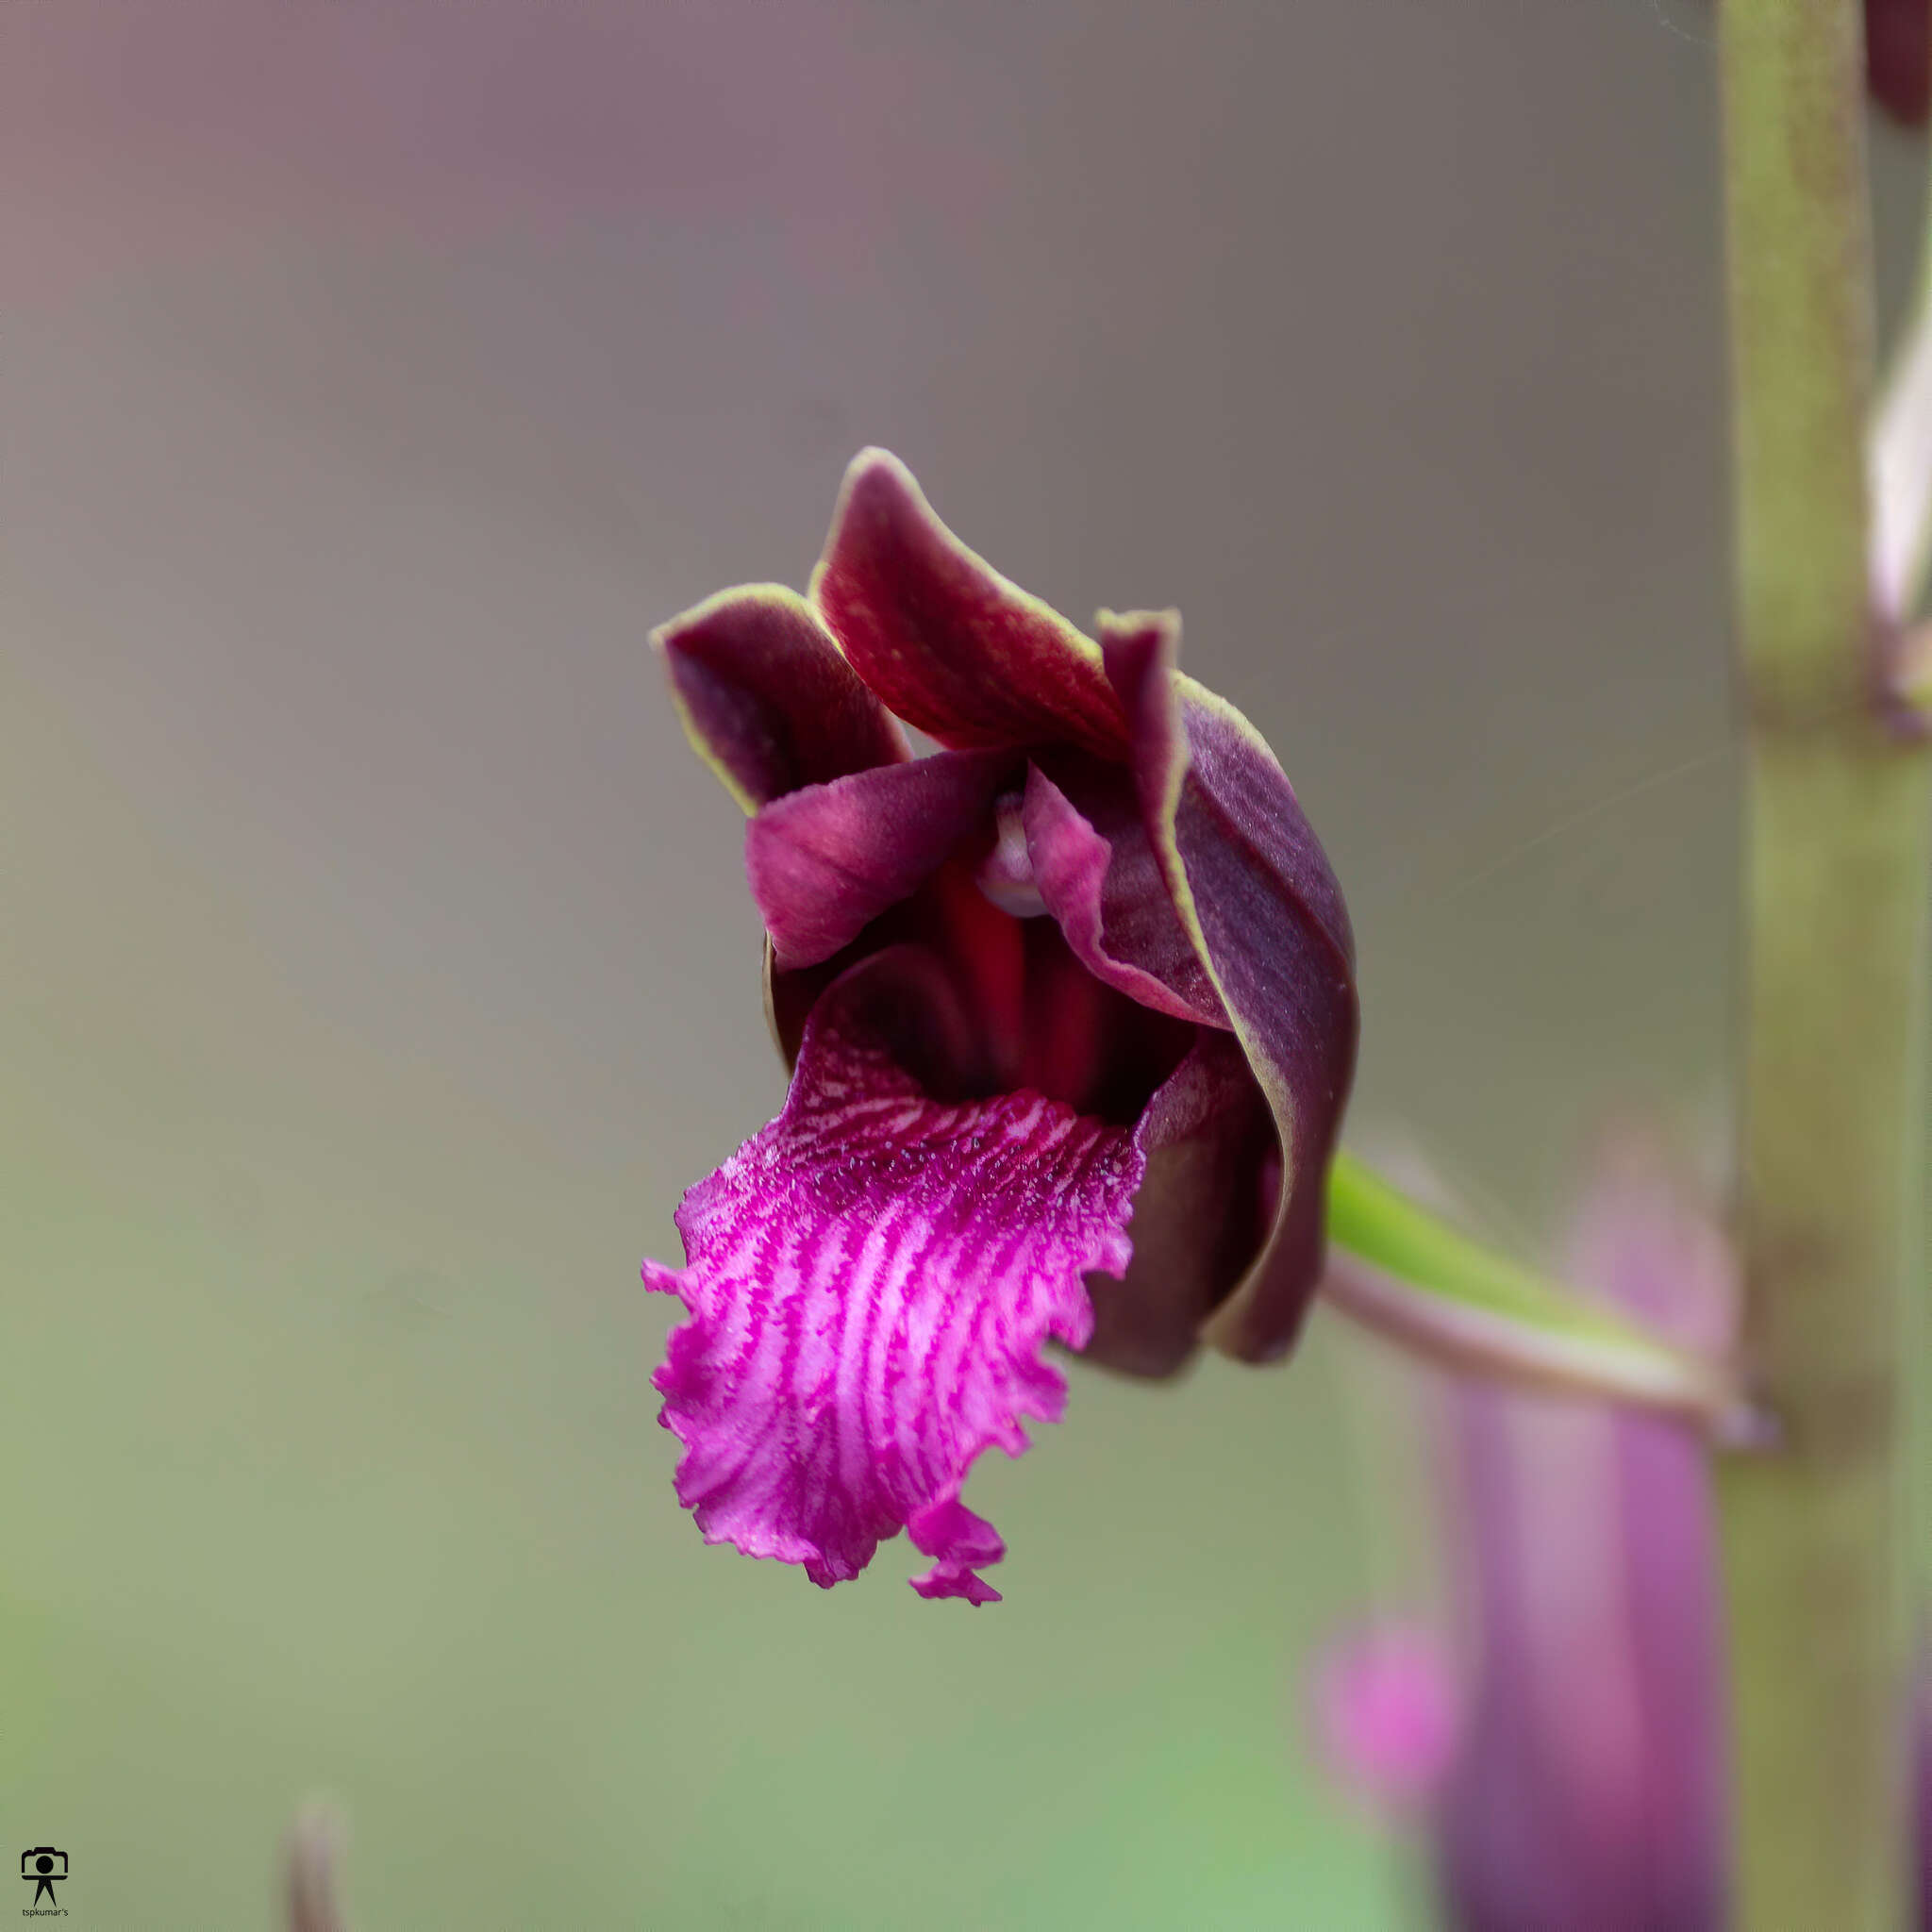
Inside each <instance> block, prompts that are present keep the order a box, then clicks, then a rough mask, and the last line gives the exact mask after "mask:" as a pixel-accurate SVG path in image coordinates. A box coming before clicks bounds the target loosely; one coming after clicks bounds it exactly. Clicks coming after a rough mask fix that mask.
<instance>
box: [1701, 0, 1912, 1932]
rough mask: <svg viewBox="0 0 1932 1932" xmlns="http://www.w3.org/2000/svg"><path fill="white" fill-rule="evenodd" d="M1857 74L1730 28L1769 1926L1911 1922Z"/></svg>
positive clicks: (1905, 1048)
mask: <svg viewBox="0 0 1932 1932" xmlns="http://www.w3.org/2000/svg"><path fill="white" fill-rule="evenodd" d="M1860 64H1861V46H1860V40H1859V20H1858V8H1857V4H1856V0H1727V4H1726V5H1725V6H1724V8H1723V9H1722V35H1721V65H1722V71H1723V80H1724V189H1725V218H1726V226H1727V239H1728V252H1729V273H1730V335H1731V358H1732V374H1733V390H1734V411H1735V413H1734V427H1735V444H1734V460H1735V472H1736V543H1737V596H1738V629H1739V647H1740V673H1741V680H1740V681H1741V703H1742V705H1743V708H1744V710H1745V714H1746V779H1745V801H1744V804H1745V838H1746V860H1745V874H1744V899H1743V908H1742V926H1743V931H1742V937H1743V942H1744V967H1745V971H1744V1006H1743V1041H1742V1058H1743V1067H1742V1087H1743V1091H1742V1113H1741V1138H1740V1162H1739V1173H1740V1188H1741V1192H1740V1203H1739V1213H1740V1230H1739V1231H1740V1241H1741V1245H1742V1252H1743V1259H1744V1275H1745V1283H1746V1314H1745V1324H1746V1327H1745V1364H1746V1368H1747V1371H1748V1372H1749V1373H1750V1374H1752V1376H1753V1378H1754V1383H1755V1387H1756V1391H1757V1394H1758V1396H1759V1398H1760V1399H1761V1400H1762V1401H1763V1402H1764V1403H1765V1405H1766V1406H1767V1407H1768V1408H1769V1410H1770V1411H1771V1413H1772V1414H1773V1416H1774V1420H1775V1424H1776V1428H1777V1438H1778V1440H1777V1445H1776V1447H1775V1448H1774V1450H1773V1451H1772V1452H1771V1453H1768V1454H1765V1455H1761V1456H1757V1457H1740V1458H1738V1459H1736V1460H1735V1461H1733V1462H1732V1463H1731V1464H1729V1465H1728V1467H1727V1468H1726V1469H1725V1470H1724V1474H1723V1480H1722V1484H1721V1494H1722V1505H1723V1516H1724V1555H1725V1566H1726V1580H1727V1588H1728V1596H1729V1628H1730V1641H1731V1654H1732V1672H1733V1697H1734V1706H1735V1720H1734V1771H1735V1777H1736V1791H1737V1827H1736V1829H1737V1844H1736V1880H1737V1899H1738V1913H1737V1922H1738V1924H1739V1925H1740V1927H1742V1928H1745V1932H1754V1928H1765V1932H1770V1928H1779V1932H1784V1928H1790V1927H1796V1926H1807V1927H1808V1926H1813V1925H1817V1926H1826V1925H1829V1926H1831V1927H1833V1928H1834V1932H1839V1928H1842V1932H1894V1928H1896V1927H1897V1926H1899V1925H1900V1924H1903V1923H1904V1922H1905V1911H1906V1903H1905V1901H1906V1843H1907V1833H1906V1830H1905V1822H1906V1763H1905V1758H1906V1749H1905V1743H1906V1740H1905V1726H1904V1724H1903V1722H1902V1712H1903V1711H1904V1710H1905V1709H1906V1708H1907V1701H1908V1700H1907V1655H1908V1649H1909V1643H1910V1628H1911V1626H1910V1615H1909V1601H1908V1592H1909V1582H1910V1579H1909V1575H1908V1564H1907V1521H1906V1515H1905V1479H1906V1445H1907V1435H1908V1424H1907V1418H1908V1404H1909V1401H1910V1399H1911V1397H1912V1394H1913V1388H1912V1380H1913V1376H1912V1369H1913V1364H1912V1361H1911V1357H1910V1354H1909V1351H1908V1350H1907V1345H1906V1332H1907V1329H1906V1313H1907V1296H1908V1295H1909V1294H1910V1293H1911V1292H1912V1291H1914V1289H1915V1288H1916V1285H1917V1280H1918V1277H1919V1275H1920V1274H1922V1273H1923V1269H1924V1247H1923V1224H1922V1219H1921V1215H1922V1206H1921V1199H1920V1195H1921V1169H1922V1167H1923V1160H1924V1143H1923V1127H1924V1082H1923V1068H1924V1013H1925V1000H1926V991H1927V987H1926V975H1927V971H1928V963H1932V962H1928V957H1927V943H1926V901H1927V866H1928V859H1932V851H1928V842H1927V825H1928V819H1932V783H1928V780H1932V771H1928V764H1927V758H1926V751H1925V744H1924V735H1923V732H1922V731H1921V730H1919V729H1918V728H1917V724H1916V720H1914V719H1913V718H1911V717H1910V716H1909V715H1908V714H1907V712H1906V711H1905V710H1904V708H1903V707H1902V706H1901V704H1900V702H1899V697H1898V692H1897V689H1896V680H1897V672H1898V656H1897V653H1898V644H1897V639H1898V635H1899V633H1898V627H1897V625H1896V622H1895V619H1896V617H1897V615H1898V614H1899V613H1897V612H1896V611H1895V610H1889V609H1887V608H1885V607H1884V605H1883V603H1882V602H1880V601H1879V600H1878V599H1877V598H1876V597H1874V586H1873V573H1872V569H1871V564H1872V559H1873V558H1874V555H1881V554H1885V553H1890V554H1892V555H1898V554H1900V550H1901V548H1903V550H1904V552H1905V553H1906V554H1909V552H1910V550H1911V549H1912V548H1913V547H1914V546H1913V545H1912V543H1911V542H1910V541H1906V542H1905V543H1904V544H1903V545H1902V546H1901V545H1900V544H1899V543H1898V542H1897V541H1895V540H1894V538H1893V537H1890V536H1888V537H1887V539H1886V541H1885V543H1884V544H1877V545H1875V544H1874V537H1873V529H1874V518H1873V514H1872V508H1871V502H1870V492H1869V491H1868V486H1867V471H1866V461H1867V452H1866V425H1867V420H1868V409H1869V405H1870V399H1871V391H1872V354H1873V351H1872V340H1873V324H1872V294H1871V284H1872V276H1871V259H1870V257H1871V250H1870V240H1869V234H1868V217H1867V211H1866V183H1865V166H1864V126H1863V104H1862V100H1861V96H1860V80H1859V74H1860ZM1881 469H1882V465H1881ZM1880 527H1881V533H1883V520H1880Z"/></svg>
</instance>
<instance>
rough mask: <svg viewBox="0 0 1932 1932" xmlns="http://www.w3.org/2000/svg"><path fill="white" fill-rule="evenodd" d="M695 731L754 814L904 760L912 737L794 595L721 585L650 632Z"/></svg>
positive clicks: (769, 587) (778, 588)
mask: <svg viewBox="0 0 1932 1932" xmlns="http://www.w3.org/2000/svg"><path fill="white" fill-rule="evenodd" d="M651 643H652V646H653V648H654V649H655V650H656V651H657V652H658V656H659V657H660V658H662V659H663V661H664V666H665V669H666V670H667V672H668V673H669V674H670V677H671V689H672V693H673V696H674V697H675V700H676V703H677V708H678V714H679V716H680V718H681V719H682V721H683V724H684V729H685V735H686V736H687V737H688V738H689V739H690V740H691V743H692V745H693V746H695V747H696V749H697V751H698V752H699V754H700V755H701V756H702V757H703V758H704V759H705V761H706V762H707V763H708V764H709V765H710V767H711V768H712V770H713V771H715V772H716V773H717V774H718V775H719V777H720V778H721V779H723V781H724V785H725V787H726V789H727V790H728V791H730V792H731V794H732V796H733V797H734V798H736V799H737V800H738V802H739V804H740V805H741V806H742V807H743V808H744V809H745V810H746V811H754V810H756V809H757V808H758V807H759V806H761V805H766V804H769V803H770V802H771V801H772V800H773V799H775V798H781V797H783V796H784V795H785V794H786V793H788V792H791V791H797V790H798V789H799V788H800V787H801V786H805V785H817V784H824V783H826V782H828V781H830V780H832V779H834V778H840V777H842V776H844V775H845V774H848V773H852V772H861V771H866V770H869V769H870V768H872V767H873V766H875V765H889V764H896V763H899V762H901V761H902V760H904V759H906V758H909V757H910V756H911V753H910V750H909V747H908V745H907V742H906V735H905V733H904V732H903V731H902V730H901V729H900V728H899V724H898V723H897V721H896V720H895V719H893V718H892V717H891V714H890V713H889V712H888V711H887V710H886V708H885V707H884V706H883V705H881V704H880V703H879V701H878V700H877V699H876V698H875V697H874V696H873V694H872V693H871V692H870V691H867V690H866V688H865V686H864V684H863V683H862V682H861V681H860V680H859V678H858V675H856V674H855V673H854V671H853V670H852V667H851V666H850V665H849V664H847V663H846V662H845V660H844V658H841V656H840V654H839V647H838V645H837V643H836V642H835V641H833V639H832V636H831V633H830V632H829V631H827V630H826V629H825V627H824V625H823V624H821V623H820V622H819V619H818V616H817V613H816V612H815V611H814V610H813V609H812V608H811V606H810V605H809V604H808V603H807V602H806V600H805V599H804V598H803V597H801V596H800V595H799V594H798V592H797V591H791V590H787V589H786V588H785V586H784V585H782V584H746V585H742V586H741V587H740V588H739V589H737V590H733V591H720V592H719V593H718V594H717V595H716V596H714V597H707V598H706V599H705V601H704V602H703V603H702V604H697V605H694V606H692V608H691V609H689V610H687V611H685V612H683V613H682V614H681V615H680V616H677V617H674V618H673V619H672V620H671V622H670V623H669V624H665V625H659V626H658V628H657V629H656V630H654V631H653V632H652V633H651Z"/></svg>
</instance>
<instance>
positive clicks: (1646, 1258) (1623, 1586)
mask: <svg viewBox="0 0 1932 1932" xmlns="http://www.w3.org/2000/svg"><path fill="white" fill-rule="evenodd" d="M1570 1269H1571V1272H1572V1274H1573V1276H1574V1279H1575V1280H1577V1281H1578V1282H1579V1283H1580V1284H1582V1285H1583V1286H1585V1287H1586V1288H1589V1289H1591V1290H1593V1291H1595V1292H1596V1293H1598V1294H1599V1295H1601V1296H1602V1297H1603V1298H1604V1300H1606V1301H1607V1302H1608V1303H1610V1304H1611V1305H1613V1306H1615V1307H1618V1308H1620V1309H1621V1310H1623V1311H1624V1312H1625V1313H1628V1314H1633V1315H1637V1316H1640V1317H1641V1318H1642V1319H1643V1320H1644V1321H1645V1322H1646V1324H1648V1325H1649V1326H1651V1327H1652V1328H1653V1329H1655V1330H1657V1331H1658V1332H1660V1333H1662V1334H1664V1335H1666V1336H1669V1337H1671V1338H1672V1339H1674V1340H1675V1341H1677V1342H1678V1343H1680V1344H1681V1345H1683V1346H1685V1347H1689V1348H1694V1349H1697V1350H1700V1351H1703V1352H1707V1353H1715V1352H1718V1351H1721V1350H1723V1349H1724V1347H1725V1346H1726V1345H1727V1343H1728V1341H1729V1340H1730V1336H1731V1331H1732V1326H1733V1322H1734V1311H1735V1301H1736V1295H1735V1285H1734V1279H1733V1267H1732V1262H1731V1259H1730V1257H1729V1253H1728V1250H1727V1246H1726V1243H1725V1241H1724V1237H1723V1235H1722V1233H1721V1232H1720V1230H1719V1227H1718V1224H1717V1223H1716V1220H1715V1218H1714V1217H1713V1216H1712V1215H1711V1214H1710V1213H1709V1212H1708V1211H1707V1209H1705V1208H1702V1207H1701V1206H1699V1205H1698V1204H1696V1203H1694V1202H1692V1201H1691V1200H1689V1199H1687V1198H1686V1197H1685V1195H1684V1194H1683V1193H1682V1192H1680V1191H1678V1190H1677V1189H1676V1188H1675V1187H1674V1185H1673V1183H1672V1181H1671V1178H1670V1176H1669V1173H1668V1170H1667V1168H1666V1167H1665V1166H1664V1164H1663V1163H1662V1161H1661V1160H1660V1159H1659V1158H1657V1155H1656V1154H1655V1153H1654V1152H1653V1151H1652V1150H1650V1149H1649V1148H1648V1146H1647V1145H1646V1144H1645V1143H1642V1142H1641V1141H1634V1140H1630V1141H1620V1142H1618V1143H1617V1144H1616V1145H1614V1146H1613V1147H1612V1148H1611V1150H1610V1151H1609V1154H1608V1156H1607V1158H1606V1159H1605V1161H1604V1163H1603V1165H1602V1167H1601V1169H1600V1171H1599V1173H1598V1174H1597V1176H1596V1178H1595V1181H1594V1184H1593V1186H1592V1188H1591V1192H1590V1194H1589V1196H1588V1198H1587V1199H1586V1201H1585V1203H1584V1206H1583V1208H1582V1211H1581V1213H1580V1214H1579V1216H1578V1218H1577V1223H1576V1226H1575V1229H1574V1235H1573V1241H1572V1251H1571V1255H1570ZM1453 1411H1454V1412H1453V1415H1452V1417H1451V1419H1450V1420H1451V1432H1452V1437H1453V1441H1454V1446H1455V1454H1454V1457H1453V1458H1452V1459H1453V1463H1454V1468H1453V1472H1452V1489H1453V1494H1454V1498H1455V1508H1454V1515H1455V1517H1456V1519H1457V1521H1458V1522H1459V1524H1461V1526H1462V1529H1463V1549H1462V1552H1461V1554H1462V1556H1463V1557H1464V1563H1463V1571H1462V1574H1461V1575H1460V1577H1459V1579H1458V1581H1459V1583H1460V1585H1461V1597H1462V1601H1463V1603H1464V1605H1465V1606H1466V1611H1467V1614H1466V1615H1465V1617H1464V1619H1463V1623H1464V1625H1465V1629H1464V1632H1463V1637H1464V1641H1463V1642H1462V1643H1461V1644H1459V1645H1457V1644H1453V1643H1452V1642H1451V1641H1449V1640H1448V1639H1447V1638H1446V1637H1445V1636H1444V1635H1443V1634H1442V1633H1441V1632H1440V1631H1438V1630H1436V1629H1434V1628H1432V1627H1430V1626H1429V1625H1427V1624H1419V1623H1403V1624H1388V1625H1382V1626H1378V1627H1374V1628H1371V1629H1367V1630H1361V1631H1357V1632H1355V1633H1353V1634H1351V1635H1350V1636H1349V1637H1347V1638H1346V1639H1344V1640H1343V1641H1341V1643H1339V1644H1338V1645H1336V1646H1335V1647H1334V1649H1333V1650H1332V1651H1331V1652H1330V1653H1329V1655H1328V1656H1327V1657H1324V1659H1323V1660H1322V1661H1321V1663H1320V1664H1319V1666H1318V1668H1317V1670H1316V1673H1315V1677H1314V1684H1315V1691H1316V1711H1315V1715H1316V1741H1317V1743H1318V1745H1319V1746H1320V1749H1321V1752H1322V1755H1323V1757H1324V1760H1325V1761H1326V1763H1327V1764H1328V1766H1329V1768H1330V1770H1331V1772H1332V1774H1334V1775H1335V1776H1336V1778H1337V1779H1338V1781H1339V1782H1341V1783H1342V1784H1343V1785H1345V1786H1346V1787H1348V1788H1349V1789H1350V1790H1354V1791H1357V1792H1358V1793H1362V1794H1365V1795H1367V1796H1368V1797H1370V1798H1371V1799H1372V1800H1373V1801H1374V1802H1375V1803H1377V1804H1378V1805H1380V1806H1382V1807H1386V1808H1388V1809H1389V1810H1391V1811H1394V1812H1407V1813H1409V1814H1411V1815H1419V1816H1420V1817H1421V1818H1422V1820H1423V1821H1424V1823H1425V1824H1426V1825H1427V1828H1428V1831H1429V1835H1430V1838H1431V1840H1432V1844H1433V1848H1434V1853H1435V1863H1436V1874H1437V1879H1438V1882H1439V1884H1440V1887H1441V1894H1442V1902H1443V1906H1444V1910H1445V1915H1446V1917H1447V1919H1448V1922H1449V1923H1450V1924H1452V1925H1454V1926H1455V1927H1457V1932H1550V1928H1553V1927H1557V1926H1560V1927H1562V1928H1563V1932H1722V1928H1723V1927H1724V1924H1725V1920H1726V1910H1727V1906H1726V1880H1725V1865H1724V1859H1725V1844H1726V1817H1725V1811H1726V1799H1725V1777H1724V1762H1723V1739H1724V1706H1723V1678H1724V1662H1723V1655H1722V1649H1721V1641H1720V1630H1719V1622H1718V1575H1717V1562H1718V1557H1717V1541H1716V1524H1715V1521H1714V1519H1713V1515H1712V1507H1711V1500H1710V1496H1709V1493H1708V1486H1707V1474H1706V1467H1705V1457H1706V1452H1705V1450H1704V1448H1703V1445H1702V1444H1701V1443H1700V1442H1699V1441H1697V1440H1696V1439H1695V1438H1694V1437H1692V1436H1691V1435H1690V1434H1689V1433H1688V1432H1687V1431H1685V1430H1683V1429H1682V1428H1680V1427H1678V1426H1677V1425H1675V1424H1672V1423H1669V1422H1665V1421H1661V1420H1658V1419H1657V1418H1654V1417H1646V1416H1641V1415H1638V1414H1635V1413H1630V1412H1624V1413H1619V1412H1616V1411H1613V1410H1609V1409H1604V1408H1596V1407H1583V1406H1580V1405H1566V1404H1563V1403H1559V1402H1556V1401H1549V1400H1542V1399H1538V1398H1533V1397H1528V1396H1522V1395H1504V1394H1499V1393H1496V1392H1493V1391H1485V1390H1481V1389H1478V1388H1475V1387H1474V1386H1466V1387H1462V1388H1458V1389H1457V1391H1456V1392H1455V1395H1454V1398H1453ZM1445 1713H1446V1714H1448V1715H1447V1718H1446V1720H1445V1716H1444V1714H1445ZM1911 1722H1912V1725H1913V1729H1914V1740H1913V1748H1914V1752H1915V1757H1916V1778H1917V1793H1916V1805H1915V1813H1914V1817H1915V1828H1916V1832H1917V1839H1918V1842H1917V1860H1918V1862H1917V1867H1916V1870H1917V1874H1918V1885H1919V1901H1918V1906H1919V1916H1918V1920H1917V1923H1918V1924H1919V1925H1920V1927H1921V1928H1922V1932H1932V1674H1925V1675H1923V1676H1922V1678H1921V1681H1920V1685H1919V1694H1918V1698H1917V1702H1916V1707H1915V1710H1914V1711H1913V1713H1912V1716H1911ZM1445 1729H1446V1731H1447V1733H1448V1735H1446V1736H1445V1735H1444V1734H1443V1733H1444V1731H1445Z"/></svg>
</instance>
